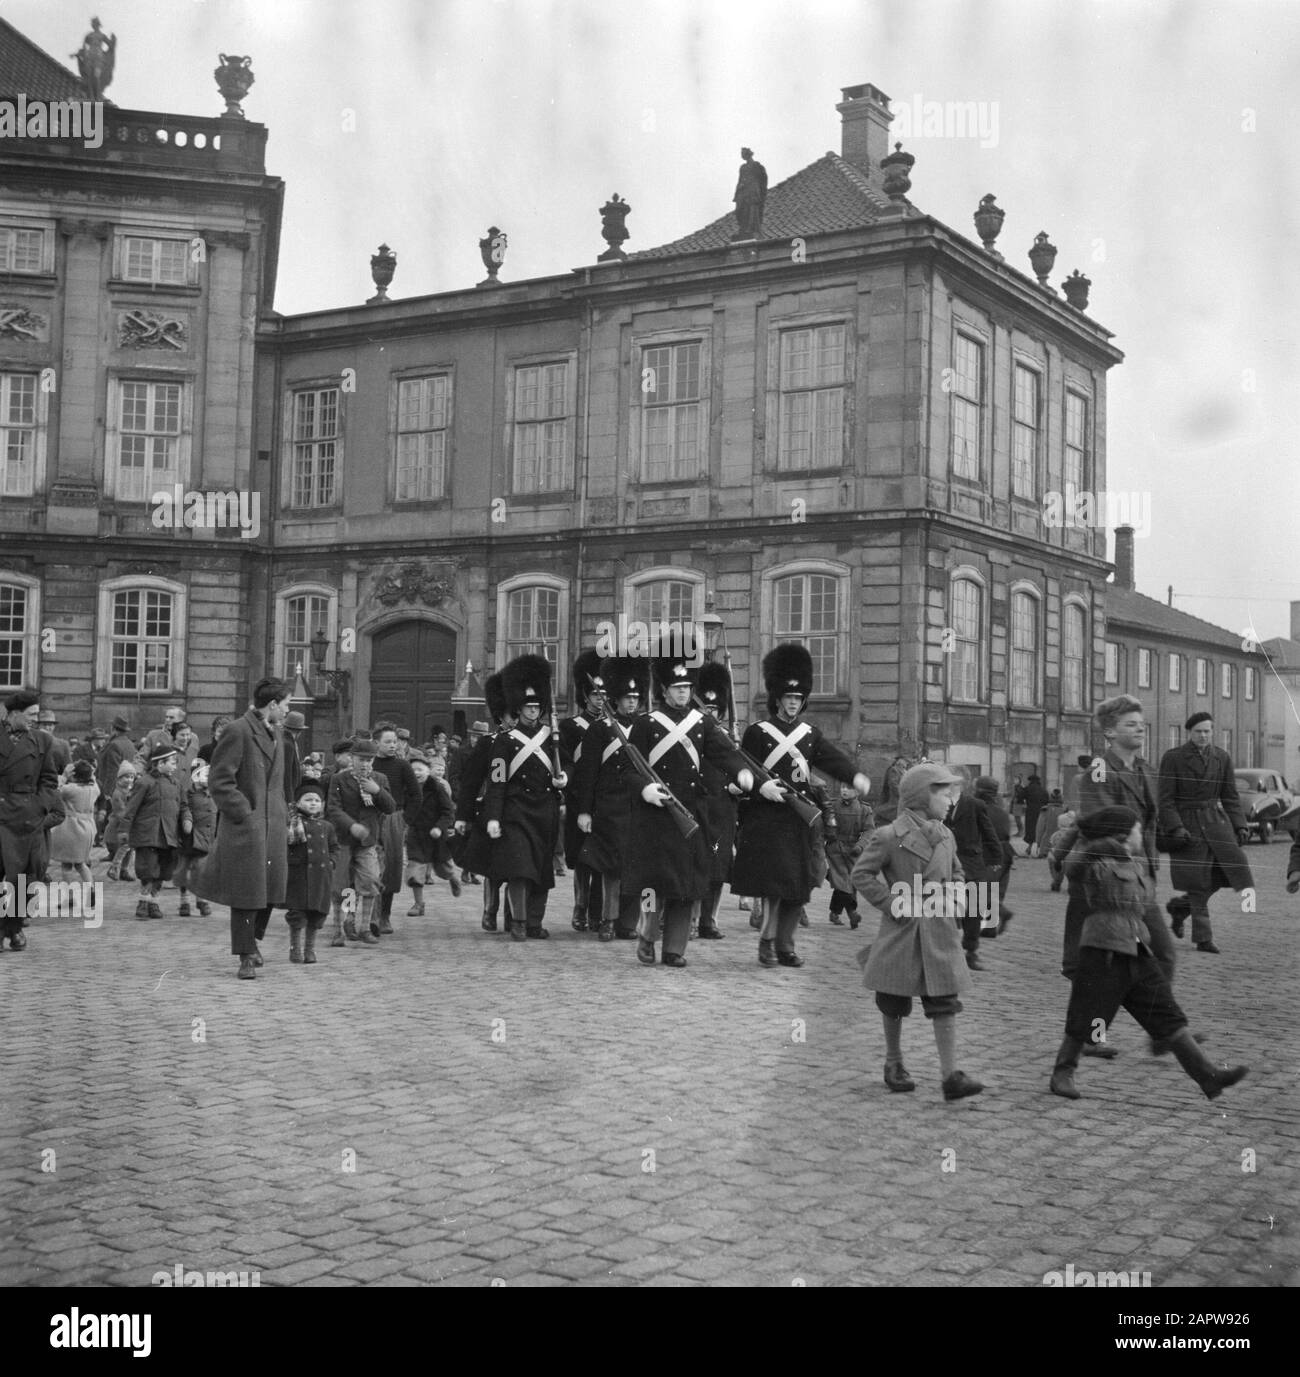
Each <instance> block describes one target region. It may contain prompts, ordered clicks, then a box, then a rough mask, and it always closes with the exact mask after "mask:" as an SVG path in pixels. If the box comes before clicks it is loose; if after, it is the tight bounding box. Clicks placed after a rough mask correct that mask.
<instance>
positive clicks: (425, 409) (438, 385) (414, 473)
mask: <svg viewBox="0 0 1300 1377" xmlns="http://www.w3.org/2000/svg"><path fill="white" fill-rule="evenodd" d="M450 418H451V378H450V376H449V375H448V374H446V373H438V374H434V375H432V376H430V377H427V378H403V379H402V380H401V381H400V382H399V383H398V384H397V500H398V501H399V502H428V501H431V500H433V499H435V498H439V497H445V496H446V495H447V434H448V427H449V423H450Z"/></svg>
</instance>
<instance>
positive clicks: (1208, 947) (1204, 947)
mask: <svg viewBox="0 0 1300 1377" xmlns="http://www.w3.org/2000/svg"><path fill="white" fill-rule="evenodd" d="M1196 950H1197V951H1204V952H1209V954H1210V955H1211V956H1219V955H1221V953H1220V951H1219V949H1218V947H1216V946H1215V945H1214V943H1213V942H1198V943H1197V944H1196Z"/></svg>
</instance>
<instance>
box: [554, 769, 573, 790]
mask: <svg viewBox="0 0 1300 1377" xmlns="http://www.w3.org/2000/svg"><path fill="white" fill-rule="evenodd" d="M554 778H555V787H556V788H557V789H567V788H568V787H569V776H568V775H566V774H565V773H564V771H563V770H561V771H560V773H559V774H558V775H556V776H554Z"/></svg>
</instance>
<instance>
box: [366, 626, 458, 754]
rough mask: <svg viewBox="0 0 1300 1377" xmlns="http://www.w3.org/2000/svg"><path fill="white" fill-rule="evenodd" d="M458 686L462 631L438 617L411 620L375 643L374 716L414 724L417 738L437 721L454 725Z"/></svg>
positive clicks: (372, 664) (372, 647)
mask: <svg viewBox="0 0 1300 1377" xmlns="http://www.w3.org/2000/svg"><path fill="white" fill-rule="evenodd" d="M455 691H456V633H455V632H454V631H452V630H451V629H449V628H448V627H445V626H439V625H437V624H436V623H434V622H424V621H415V620H412V621H405V622H397V623H396V624H395V625H393V626H386V627H385V628H384V629H383V630H382V631H377V632H376V633H375V635H374V638H373V639H372V641H371V643H370V720H371V722H378V721H379V720H380V719H381V718H387V719H388V720H389V721H392V722H396V723H397V725H398V726H399V727H409V728H410V731H411V735H412V737H413V738H414V739H415V741H416V742H420V741H427V740H428V739H429V735H430V733H431V731H432V729H433V727H434V726H435V725H441V726H444V727H446V728H447V729H448V731H450V730H451V721H452V713H451V696H452V694H453V693H454V692H455Z"/></svg>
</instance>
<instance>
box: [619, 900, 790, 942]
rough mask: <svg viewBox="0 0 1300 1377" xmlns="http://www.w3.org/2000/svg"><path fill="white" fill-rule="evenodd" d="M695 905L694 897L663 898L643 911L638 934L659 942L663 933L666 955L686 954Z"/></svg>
mask: <svg viewBox="0 0 1300 1377" xmlns="http://www.w3.org/2000/svg"><path fill="white" fill-rule="evenodd" d="M694 907H695V901H694V900H692V899H665V900H662V901H661V902H660V904H659V906H658V907H657V908H653V909H650V910H649V911H648V912H647V911H642V913H641V916H640V918H639V919H638V920H637V929H636V931H637V936H638V937H640V938H641V939H642V940H643V941H646V942H657V941H658V940H659V938H660V935H661V934H662V936H663V939H664V948H663V951H664V955H665V956H685V955H686V944H687V943H688V942H689V941H690V940H691V910H692V909H693V908H694ZM795 921H796V922H798V919H796V920H795Z"/></svg>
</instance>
